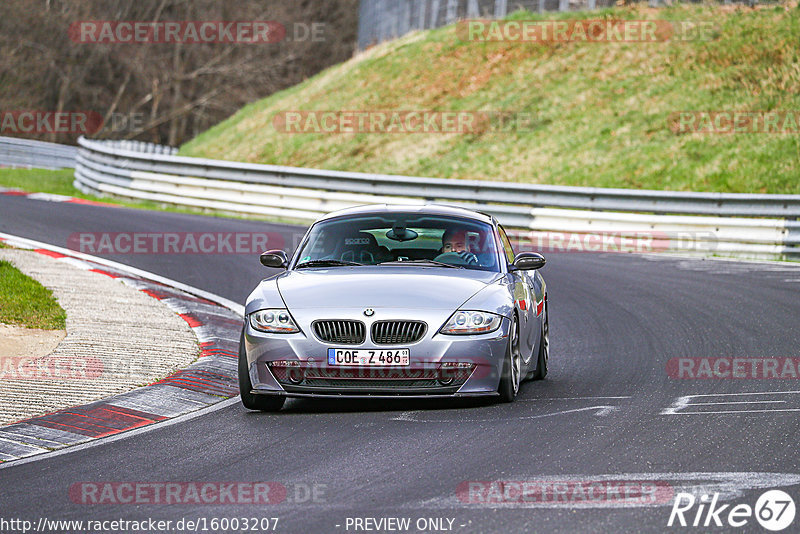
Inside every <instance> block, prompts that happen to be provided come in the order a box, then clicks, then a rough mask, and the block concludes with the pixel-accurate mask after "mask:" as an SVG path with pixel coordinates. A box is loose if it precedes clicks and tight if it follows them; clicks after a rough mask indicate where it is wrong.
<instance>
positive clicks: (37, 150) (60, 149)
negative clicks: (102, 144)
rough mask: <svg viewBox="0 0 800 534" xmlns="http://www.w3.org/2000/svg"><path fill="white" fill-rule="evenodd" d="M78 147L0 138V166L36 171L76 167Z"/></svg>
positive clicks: (15, 138)
mask: <svg viewBox="0 0 800 534" xmlns="http://www.w3.org/2000/svg"><path fill="white" fill-rule="evenodd" d="M77 154H78V147H75V146H69V145H59V144H56V143H46V142H44V141H35V140H33V139H20V138H18V137H0V166H8V167H27V168H36V169H71V168H74V167H75V156H76V155H77Z"/></svg>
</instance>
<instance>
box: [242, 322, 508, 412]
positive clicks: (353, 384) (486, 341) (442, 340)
mask: <svg viewBox="0 0 800 534" xmlns="http://www.w3.org/2000/svg"><path fill="white" fill-rule="evenodd" d="M437 327H438V325H437ZM300 328H301V332H299V333H297V334H267V333H263V332H260V331H257V330H255V329H253V328H252V327H251V326H250V325H249V324H247V326H246V329H245V350H246V355H247V362H248V369H249V371H250V381H251V383H252V385H253V390H252V393H253V394H259V395H280V396H286V397H301V398H302V397H338V398H351V397H353V398H357V397H365V396H366V397H382V398H430V397H474V396H494V395H497V386H498V383H499V380H500V373H501V370H502V364H503V358H504V357H505V353H506V345H507V342H508V330H509V328H510V323H509V321H508V320H507V319H504V320H503V321H502V324H501V326H500V328H499V329H498V330H496V331H495V332H491V333H489V334H480V335H470V336H451V335H443V334H439V333H438V332H437V328H431V327H430V326H429V329H428V332H427V333H426V335H425V337H424V338H423V339H422V340H421V341H419V342H416V343H413V344H410V345H398V346H387V345H380V346H378V345H374V344H371V343H370V341H369V340H367V341H366V342H365V343H363V344H361V345H358V346H355V347H345V346H343V345H336V344H331V343H326V342H323V341H320V340H319V339H317V338H316V337H315V336H314V334H313V333H311V329H310V328H307V327H306V328H304V327H303V325H300ZM328 348H358V349H367V350H369V349H374V350H386V349H393V348H408V349H409V350H410V365H409V366H408V367H363V366H347V367H343V366H330V365H328V363H327V358H326V355H327V350H328ZM288 365H290V366H288Z"/></svg>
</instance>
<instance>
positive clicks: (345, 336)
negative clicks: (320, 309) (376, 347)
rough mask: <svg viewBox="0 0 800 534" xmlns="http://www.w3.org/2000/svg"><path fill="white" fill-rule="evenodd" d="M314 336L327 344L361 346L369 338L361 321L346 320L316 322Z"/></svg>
mask: <svg viewBox="0 0 800 534" xmlns="http://www.w3.org/2000/svg"><path fill="white" fill-rule="evenodd" d="M312 327H313V328H314V334H315V335H316V336H317V337H318V338H319V339H321V340H322V341H325V342H327V343H337V344H341V345H360V344H361V343H363V342H364V339H366V337H367V329H366V327H365V326H364V323H362V322H361V321H349V320H346V319H336V320H325V321H315V322H314V324H313V325H312Z"/></svg>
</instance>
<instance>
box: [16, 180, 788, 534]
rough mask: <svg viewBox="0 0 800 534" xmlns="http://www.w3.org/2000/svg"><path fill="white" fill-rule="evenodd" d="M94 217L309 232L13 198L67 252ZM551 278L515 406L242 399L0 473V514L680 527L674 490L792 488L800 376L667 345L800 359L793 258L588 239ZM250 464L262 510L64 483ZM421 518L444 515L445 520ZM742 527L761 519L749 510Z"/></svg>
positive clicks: (191, 477)
mask: <svg viewBox="0 0 800 534" xmlns="http://www.w3.org/2000/svg"><path fill="white" fill-rule="evenodd" d="M100 231H103V232H181V231H184V232H206V231H214V232H252V231H269V232H277V233H279V234H280V235H282V236H283V237H284V241H285V242H286V243H287V244H293V243H295V242H296V241H295V240H296V236H297V235H299V234H302V232H303V228H301V227H296V226H289V225H279V224H268V223H260V222H252V221H242V220H232V219H223V218H212V217H201V216H191V215H182V214H173V213H160V212H154V211H138V210H131V209H124V208H108V207H98V206H88V205H76V204H66V203H56V202H47V201H41V200H31V199H27V198H20V197H13V196H2V195H0V232H7V233H10V234H15V235H20V236H23V237H28V238H31V239H35V240H39V241H44V242H47V243H51V244H53V245H58V246H62V247H64V246H66V243H67V238H68V236H69V235H70V234H72V233H74V232H100ZM98 255H100V256H102V257H106V258H109V259H113V260H115V261H119V262H122V263H125V264H129V265H133V266H135V267H138V268H141V269H145V270H148V271H151V272H155V273H157V274H160V275H163V276H166V277H169V278H172V279H175V280H178V281H181V282H184V283H187V284H190V285H193V286H196V287H199V288H201V289H204V290H207V291H210V292H212V293H216V294H218V295H221V296H223V297H226V298H229V299H232V300H234V301H236V302H241V303H243V302H244V299H245V297H246V295H247V294H248V293H249V292H250V290H251V289H252V288H253V287H254V286H255V284H256V283H257V282H258V280H260V279H261V278H263V277H264V276H266V275H268V273H269V270H267V269H265V268H264V267H262V266H261V265H260V264H259V262H258V258H257V256H256V255H253V256H246V255H235V254H220V255H203V254H194V255H177V254H158V255H154V254H153V255H142V254H129V255H123V254H118V255H103V254H98ZM542 273H543V275H544V276H545V279H546V281H547V284H548V288H549V306H550V312H551V314H552V316H551V351H552V352H551V363H550V374H549V376H548V378H547V379H546V380H544V381H542V382H526V383H525V384H523V386H522V390H521V393H520V397H519V398H518V400H517V402H515V403H513V404H510V405H500V404H486V403H478V402H475V401H469V402H466V401H465V402H452V401H445V402H443V401H424V402H423V401H400V400H398V401H393V402H388V401H374V400H373V401H370V400H365V401H358V402H356V401H334V400H330V401H328V400H325V401H310V400H292V401H290V402H288V403H287V405H286V407H285V408H284V410H283V411H282V412H280V413H278V414H260V413H251V412H248V411H247V410H245V409H244V408H243V407H242V406H241V405H240V404H238V403H237V404H233V405H230V406H227V407H225V408H223V409H220V410H217V411H214V412H211V413H209V414H206V415H203V416H201V417H198V418H195V419H192V420H190V421H186V422H183V423H178V424H174V425H171V426H165V427H161V428H158V427H156V428H154V429H152V430H150V431H148V432H142V433H137V434H134V435H132V436H130V437H128V438H125V439H120V440H117V441H113V442H110V443H104V444H100V445H98V446H96V447H90V448H85V449H80V450H76V451H73V452H70V453H67V454H62V455H59V456H55V457H52V458H45V459H41V460H37V461H32V462H29V463H25V464H21V465H18V466H14V465H10V466H7V467H5V468H3V469H0V488H2V491H0V509H1V510H2V511H3V512H2V515H3V517H5V518H12V517H15V518H20V519H28V520H31V521H34V523H36V522H37V521H38V520H39V519H40V518H42V517H45V518H48V519H84V520H85V519H92V520H104V519H108V520H111V519H126V520H142V519H147V518H153V519H163V520H172V521H173V522H175V521H177V520H179V519H181V518H186V519H191V520H198V519H200V518H205V520H206V521H210V520H211V519H212V518H235V517H240V518H241V517H247V518H254V517H255V518H262V517H277V518H279V522H278V525H277V528H276V530H275V531H276V532H292V533H294V532H297V533H300V532H357V531H366V530H364V529H358V530H357V529H356V525H357V523H356V521H355V520H356V519H360V520H362V523H360V524H361V525H362V527H364V528H366V526H373V527H374V526H375V524H374V523H368V522H366V523H365V522H363V520H365V519H366V518H374V519H375V520H380V519H381V518H383V519H386V518H390V517H392V518H394V517H397V518H410V521H411V523H410V525H411V527H410V530H407V531H409V532H418V531H420V530H417V521H418V520H422V521H423V522H425V521H426V520H428V519H437V518H443V519H444V520H443V522H442V524H441V525H439V531H446V529H447V528H450V529H451V530H450V531H452V532H459V533H461V532H465V533H466V532H576V531H582V532H586V531H593V532H594V531H596V532H620V531H634V532H662V531H668V530H672V529H669V528H668V527H667V521H668V519H669V517H670V510H671V507H672V495H673V494H675V493H677V492H678V491H687V488H695V489H697V487H700V488H703V489H704V491H705V492H706V493H708V494H709V495H711V494H713V493H715V492H718V493H720V502H722V501H724V502H725V503H729V504H731V505H734V504H738V503H744V504H748V505H750V506H754V505H755V503H756V500H757V498H758V496H759V495H761V494H762V493H763V492H764V491H765V490H766V489H776V488H782V489H783V490H784V491H786V492H787V493H789V494H790V495H791V496H792V497H793V498H794V499H795V501H796V502H797V501H798V498H800V465H798V464H799V462H798V455H797V443H798V442H800V419H799V418H798V415H800V391H798V390H800V382H798V381H797V380H793V379H753V378H748V377H745V378H739V379H678V378H671V377H670V376H669V374H668V372H667V362H668V361H669V360H670V359H671V358H687V357H708V358H714V357H726V358H733V357H742V358H764V357H774V358H783V357H798V356H800V354H799V352H800V348H799V347H800V328H798V325H799V323H800V298H798V297H800V269H798V268H796V267H794V266H791V265H785V264H780V263H737V262H729V261H717V260H706V261H702V260H685V259H678V258H673V257H666V256H659V255H651V256H648V257H644V256H634V255H626V254H592V253H584V254H550V255H549V256H548V264H547V266H546V267H545V268H544V270H543V271H542ZM782 376H785V375H782ZM747 394H750V395H747ZM698 395H702V396H700V397H697V396H698ZM247 481H258V482H262V481H270V482H277V483H279V484H281V485H282V486H283V487H285V488H286V491H287V493H286V497H285V499H281V501H282V502H279V503H275V504H267V505H263V504H261V505H253V504H247V503H244V502H239V503H236V504H230V503H227V504H213V505H208V504H193V503H182V504H141V503H139V504H84V503H76V502H73V499H72V498H71V497H70V494H69V490H70V488H71V487H74V485H75V484H78V483H81V482H98V483H100V482H132V483H136V482H195V483H198V484H199V483H202V482H247ZM469 481H478V482H480V481H483V482H492V481H508V482H509V483H508V484H506V485H505V486H504V487H506V488H514V487H515V486H514V484H513V483H514V482H526V481H527V482H531V483H534V484H544V483H548V482H554V481H555V482H558V483H560V484H561V486H562V487H564V486H566V487H568V488H569V492H570V494H569V496H568V497H564V498H557V497H552V496H551V497H552V498H547V499H545V498H542V499H539V500H538V501H537V500H535V499H534V500H533V501H531V502H519V499H517V500H514V499H511V498H509V499H508V500H506V502H502V503H498V502H488V503H487V502H485V500H489V499H488V497H486V496H487V495H489V494H488V493H480V492H479V491H476V493H474V494H472V493H467V492H463V491H461V490H463V489H464V488H465V487H479V486H480V485H476V486H469ZM603 481H605V482H608V481H627V482H638V483H641V485H642V486H645V485H648V484H650V485H652V484H656V485H657V486H658V487H660V488H662V489H663V490H664V491H666V492H667V493H666V495H667V498H664V499H661V500H659V499H656V500H657V501H658V502H655V503H652V502H645V503H644V504H643V503H641V502H633V501H635V500H636V499H631V500H629V501H625V500H622V499H619V498H612V497H609V498H607V499H599V500H597V499H595V500H592V499H589V500H582V499H581V497H580V495H577V494H575V492H574V489H575V487H576V486H580V485H581V484H588V483H598V482H603ZM483 487H484V488H490V489H493V490H496V489H497V487H499V486H498V485H493V486H492V485H486V486H483ZM314 491H316V494H314ZM562 497H563V495H562ZM696 510H697V508H696V507H695V508H694V509H692V511H691V513H688V512H687V515H686V517H687V520H689V521H692V520H694V517H695V511H696ZM726 514H727V511H726V512H725V514H723V515H722V519H723V520H725V518H726ZM348 518H349V519H348ZM704 519H705V517H704ZM450 520H451V521H452V523H451V522H450ZM173 524H174V523H173ZM797 524H800V518H797V519H795V525H797ZM209 525H210V524H209ZM382 525H383V526H384V527H386V526H388V525H390V524H389V523H382ZM420 525H421V526H423V527H426V529H425V530H427V531H434V530H435V529H431V528H430V527H431V526H434V527H435V526H437V523H436V522H432V523H425V524H423V523H420ZM794 528H796V526H795V527H794ZM673 529H675V530H679V531H692V532H694V531H708V530H709V529H708V528H705V529H703V528H702V527H701V528H691V527H689V528H683V529H681V528H676V527H673ZM726 529H727V530H730V527H729V526H727V525H726ZM718 530H719V529H718ZM790 530H792V529H790ZM207 531H219V532H222V531H225V530H223V529H221V528H217V529H211V528H210V526H209V528H208V530H207ZM228 531H229V532H232V531H233V530H228ZM261 531H263V530H261ZM736 531H737V532H751V531H752V532H756V531H758V532H761V531H763V530H762V529H761V527H760V526H759V524H758V523H757V522H756V521H755V519H754V518H750V520H749V523H747V524H746V525H745V526H744V527H742V528H739V529H736Z"/></svg>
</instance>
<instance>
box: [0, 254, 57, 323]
mask: <svg viewBox="0 0 800 534" xmlns="http://www.w3.org/2000/svg"><path fill="white" fill-rule="evenodd" d="M66 319H67V314H66V313H65V312H64V310H63V309H62V308H61V306H59V304H58V302H57V301H56V299H55V297H53V293H52V292H51V291H50V290H49V289H47V288H46V287H44V286H43V285H42V284H40V283H39V282H37V281H36V280H34V279H33V278H30V277H28V276H25V275H24V274H22V273H21V272H20V271H19V270H18V269H17V268H16V267H14V266H13V265H11V263H10V262H8V261H5V260H0V323H6V324H17V325H22V326H26V327H28V328H42V329H45V330H63V329H64V328H65V325H66Z"/></svg>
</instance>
